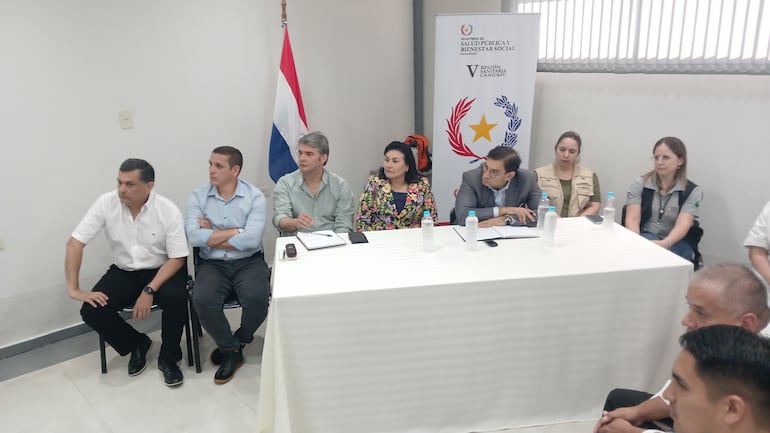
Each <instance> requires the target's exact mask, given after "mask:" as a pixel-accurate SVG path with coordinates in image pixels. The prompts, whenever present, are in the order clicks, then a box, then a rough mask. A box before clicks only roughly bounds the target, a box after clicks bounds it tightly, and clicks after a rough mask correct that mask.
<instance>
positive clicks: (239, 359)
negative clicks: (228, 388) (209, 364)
mask: <svg viewBox="0 0 770 433" xmlns="http://www.w3.org/2000/svg"><path fill="white" fill-rule="evenodd" d="M242 365H243V350H241V349H238V350H236V351H235V352H224V353H222V364H220V366H219V369H217V372H216V373H214V383H216V384H217V385H222V384H224V383H227V382H229V381H230V380H231V379H232V378H233V376H234V375H235V372H236V370H238V369H239V368H241V366H242Z"/></svg>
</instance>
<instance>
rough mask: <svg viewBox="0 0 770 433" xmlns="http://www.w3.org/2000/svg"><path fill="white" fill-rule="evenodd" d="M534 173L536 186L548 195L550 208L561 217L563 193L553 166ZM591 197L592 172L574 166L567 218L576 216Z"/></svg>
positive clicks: (592, 192)
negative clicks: (535, 174) (554, 209)
mask: <svg viewBox="0 0 770 433" xmlns="http://www.w3.org/2000/svg"><path fill="white" fill-rule="evenodd" d="M535 173H537V184H538V185H539V186H540V189H541V190H543V191H544V192H546V193H548V200H549V201H550V202H551V206H553V207H555V208H556V212H557V213H558V214H559V215H561V208H562V206H564V191H562V190H561V182H560V181H559V177H558V176H556V172H555V171H554V169H553V164H549V165H546V166H543V167H540V168H538V169H536V170H535ZM593 195H594V172H593V171H591V170H589V169H587V168H585V167H583V166H581V165H575V168H574V170H572V195H571V196H570V200H569V215H567V216H571V217H573V216H578V214H579V213H580V211H582V210H583V208H584V207H585V206H586V205H587V204H588V201H589V200H590V199H591V196H593Z"/></svg>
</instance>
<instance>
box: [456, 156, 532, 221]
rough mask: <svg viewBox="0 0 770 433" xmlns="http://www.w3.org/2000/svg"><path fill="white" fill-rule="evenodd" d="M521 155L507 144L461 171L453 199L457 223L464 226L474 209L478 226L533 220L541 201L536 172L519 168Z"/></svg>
mask: <svg viewBox="0 0 770 433" xmlns="http://www.w3.org/2000/svg"><path fill="white" fill-rule="evenodd" d="M520 165H521V158H520V157H519V154H518V153H517V152H516V151H515V150H514V149H513V148H512V147H508V146H497V147H495V148H494V149H492V150H490V151H489V153H488V154H487V160H486V162H485V163H483V164H481V166H479V167H476V168H474V169H473V170H468V171H466V172H465V173H463V181H462V184H461V185H460V190H459V191H458V192H457V198H456V199H455V215H456V218H457V220H456V224H460V225H465V218H467V217H468V212H469V211H476V216H477V217H478V219H479V227H491V226H502V225H514V224H516V225H518V224H526V223H533V222H535V220H536V215H535V212H534V211H533V210H532V209H537V205H538V203H539V202H540V187H539V186H537V180H536V177H535V174H534V173H533V172H531V171H529V170H525V169H519V166H520Z"/></svg>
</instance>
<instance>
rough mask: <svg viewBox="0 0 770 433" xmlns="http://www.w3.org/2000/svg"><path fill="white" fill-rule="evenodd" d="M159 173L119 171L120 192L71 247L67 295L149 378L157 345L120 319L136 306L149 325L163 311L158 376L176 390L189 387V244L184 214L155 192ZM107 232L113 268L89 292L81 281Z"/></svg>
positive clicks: (100, 201) (134, 371)
mask: <svg viewBox="0 0 770 433" xmlns="http://www.w3.org/2000/svg"><path fill="white" fill-rule="evenodd" d="M154 185H155V170H154V169H153V168H152V166H151V165H150V164H149V163H148V162H147V161H144V160H142V159H133V158H132V159H127V160H125V161H124V162H123V164H121V166H120V170H119V171H118V188H117V190H115V191H111V192H108V193H105V194H102V195H101V196H100V197H99V198H97V199H96V201H95V202H94V204H93V205H91V208H90V209H88V212H87V213H86V215H85V216H84V217H83V219H82V220H81V221H80V223H79V224H78V226H77V227H76V228H75V231H74V232H72V237H70V239H69V240H68V241H67V250H66V257H65V262H64V268H65V275H66V281H67V292H68V293H69V296H70V297H71V298H72V299H75V300H78V301H82V302H83V306H82V308H81V309H80V315H81V316H82V318H83V321H84V322H85V323H86V324H87V325H88V326H90V327H91V328H93V329H94V330H95V331H96V332H98V333H99V334H100V335H101V336H102V337H104V339H105V340H106V341H107V342H108V343H110V345H111V346H112V347H113V348H114V349H115V350H116V351H117V352H118V353H119V354H120V355H122V356H125V355H128V354H129V353H130V354H131V358H130V359H129V362H128V374H129V375H130V376H136V375H138V374H139V373H141V372H142V371H144V369H145V367H146V364H147V359H146V357H147V352H148V351H149V349H150V346H151V344H152V340H151V339H150V338H149V337H148V336H147V335H146V334H143V333H140V332H138V331H136V330H135V329H134V328H133V327H132V326H131V325H129V324H128V323H126V321H125V320H123V319H122V318H121V317H120V315H119V314H118V312H119V311H120V310H121V309H123V308H126V307H133V315H132V316H133V318H134V319H139V320H141V319H145V318H147V317H149V315H150V308H151V307H152V305H153V304H155V305H157V306H158V307H159V308H161V309H162V310H163V318H162V325H161V328H162V330H161V332H162V334H161V335H162V337H161V338H162V345H161V348H160V353H159V355H158V369H159V370H160V371H161V372H162V373H163V378H164V382H165V383H166V385H168V386H178V385H181V384H182V382H183V380H184V379H183V376H182V372H181V370H180V369H179V367H178V366H177V363H178V362H179V360H181V359H182V350H181V348H180V341H181V339H182V330H183V328H184V325H185V322H186V321H187V290H186V282H187V267H186V263H187V240H186V238H185V233H184V223H183V219H182V212H181V211H180V210H179V208H178V207H177V206H176V205H175V204H174V203H173V202H171V200H169V199H167V198H165V197H163V196H161V195H159V194H156V193H155V192H153V191H152V188H153V186H154ZM102 231H104V233H105V235H106V236H107V240H108V242H109V245H110V251H111V252H112V260H113V264H112V266H110V268H109V269H108V270H107V273H106V274H104V276H103V277H102V278H101V279H100V280H99V281H98V282H97V283H96V285H95V286H94V287H93V289H92V291H90V292H86V291H83V290H81V288H80V281H79V274H80V265H81V262H82V260H83V250H84V248H85V246H86V245H87V244H88V243H89V242H91V241H92V240H94V239H95V238H96V237H97V236H98V235H99V233H100V232H102Z"/></svg>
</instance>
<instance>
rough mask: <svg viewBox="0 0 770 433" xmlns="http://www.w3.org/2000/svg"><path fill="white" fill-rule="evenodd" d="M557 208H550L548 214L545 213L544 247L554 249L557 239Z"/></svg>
mask: <svg viewBox="0 0 770 433" xmlns="http://www.w3.org/2000/svg"><path fill="white" fill-rule="evenodd" d="M557 218H558V216H557V215H556V208H555V207H553V206H549V207H548V212H546V213H545V217H544V218H543V219H544V220H545V221H544V222H543V246H544V247H552V246H553V244H554V238H555V237H556V219H557Z"/></svg>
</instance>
